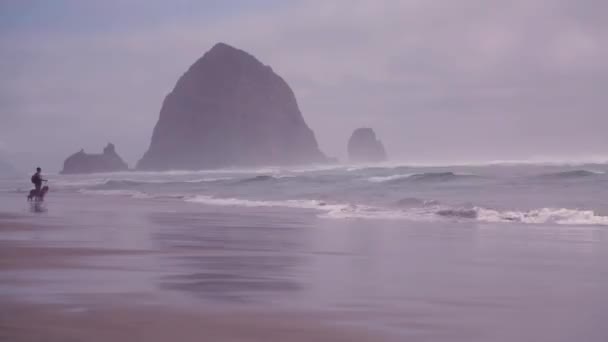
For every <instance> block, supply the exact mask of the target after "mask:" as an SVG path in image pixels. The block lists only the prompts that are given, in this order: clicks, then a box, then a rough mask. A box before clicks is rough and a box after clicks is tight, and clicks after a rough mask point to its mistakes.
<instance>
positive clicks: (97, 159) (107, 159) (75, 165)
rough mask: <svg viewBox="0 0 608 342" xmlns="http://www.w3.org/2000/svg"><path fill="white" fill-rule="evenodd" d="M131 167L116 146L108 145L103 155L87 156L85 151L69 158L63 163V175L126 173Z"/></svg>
mask: <svg viewBox="0 0 608 342" xmlns="http://www.w3.org/2000/svg"><path fill="white" fill-rule="evenodd" d="M128 168H129V167H128V166H127V163H125V162H124V161H123V160H122V158H121V157H120V156H119V155H118V153H116V148H115V147H114V144H111V143H110V144H108V146H106V148H104V149H103V153H102V154H87V153H85V152H84V150H80V152H77V153H74V154H73V155H71V156H69V157H68V158H67V159H66V160H65V162H64V163H63V170H62V171H61V173H62V174H78V173H97V172H116V171H126V170H127V169H128Z"/></svg>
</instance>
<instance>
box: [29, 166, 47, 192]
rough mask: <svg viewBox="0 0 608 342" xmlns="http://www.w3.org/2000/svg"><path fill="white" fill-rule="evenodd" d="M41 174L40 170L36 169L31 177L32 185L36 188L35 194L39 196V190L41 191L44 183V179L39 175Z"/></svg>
mask: <svg viewBox="0 0 608 342" xmlns="http://www.w3.org/2000/svg"><path fill="white" fill-rule="evenodd" d="M41 172H42V169H41V168H39V167H38V168H36V173H34V175H33V176H32V183H34V186H35V187H36V194H40V190H41V189H42V182H46V179H43V178H42V174H40V173H41Z"/></svg>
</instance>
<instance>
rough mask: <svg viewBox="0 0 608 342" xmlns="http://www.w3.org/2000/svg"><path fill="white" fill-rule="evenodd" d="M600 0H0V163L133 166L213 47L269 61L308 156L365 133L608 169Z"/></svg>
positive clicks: (457, 155)
mask: <svg viewBox="0 0 608 342" xmlns="http://www.w3.org/2000/svg"><path fill="white" fill-rule="evenodd" d="M607 12H608V3H605V2H601V1H597V0H588V1H565V0H552V1H551V0H532V1H524V0H516V1H512V2H508V3H504V2H499V1H479V0H465V1H461V2H458V3H445V2H442V1H424V2H423V1H415V0H411V1H396V0H395V1H391V0H386V1H346V0H335V1H326V2H323V3H322V4H319V3H317V2H315V3H312V2H307V1H291V2H281V1H276V0H263V1H256V2H255V5H254V4H252V3H251V2H247V1H242V0H239V1H232V2H230V4H227V3H225V2H221V1H189V0H179V1H172V2H169V1H156V0H153V1H143V0H134V1H129V2H124V1H118V0H110V1H104V2H103V3H102V2H97V1H73V0H72V1H70V0H63V1H54V2H53V3H50V2H46V1H39V0H32V1H12V0H4V1H0V44H2V46H3V47H4V49H0V72H1V73H2V75H3V76H4V77H3V79H2V81H0V123H1V124H0V157H3V158H4V159H6V160H7V161H10V162H12V163H13V164H15V165H16V166H17V167H18V168H19V169H21V170H28V169H29V168H31V167H34V166H36V165H41V166H42V167H43V168H45V169H48V170H58V169H59V168H60V167H61V164H62V163H63V160H64V159H65V158H66V157H67V156H68V155H70V154H72V153H74V152H77V151H78V150H80V149H81V148H84V149H85V150H86V151H87V152H90V153H100V152H101V150H102V149H103V147H104V146H105V145H106V144H107V143H108V142H112V143H114V144H115V145H116V147H117V151H118V153H119V154H120V155H121V156H123V158H124V159H125V160H126V161H127V162H128V163H129V165H130V166H134V165H135V163H136V162H137V160H138V159H139V158H141V156H142V155H143V153H144V152H145V151H146V149H147V147H148V144H149V142H150V137H151V134H152V129H153V127H154V125H155V124H156V121H157V119H158V114H159V111H160V106H161V103H162V101H163V99H164V97H165V95H167V93H169V92H170V91H171V89H172V88H173V86H174V85H175V82H176V81H177V79H178V78H179V76H181V75H182V74H183V73H184V72H185V71H186V70H187V69H188V67H189V66H190V65H191V64H192V63H194V62H195V61H196V60H197V59H198V58H200V57H201V56H202V55H203V54H204V53H205V52H206V51H207V50H209V49H210V48H211V47H212V46H213V45H214V44H215V43H217V42H225V43H228V44H230V45H233V46H235V47H237V48H240V49H243V50H245V51H247V52H249V53H251V54H252V55H254V56H255V57H256V58H258V59H259V60H260V61H261V62H263V63H264V64H267V65H270V66H271V67H272V68H273V70H275V71H276V72H277V73H278V74H279V75H280V76H282V77H283V78H284V79H285V80H286V81H287V82H288V83H289V85H290V86H291V88H292V89H293V90H294V92H295V94H296V97H297V99H298V103H299V106H300V109H301V111H302V113H303V115H304V118H305V120H306V122H307V124H308V125H309V127H311V128H312V129H313V131H314V132H315V135H316V138H317V141H318V142H319V145H320V148H321V150H322V151H323V152H325V153H326V154H327V155H329V156H335V157H338V158H340V159H342V160H344V159H345V154H346V143H347V140H348V138H349V136H350V134H351V133H352V131H353V130H354V129H355V128H358V127H372V128H374V130H375V131H376V133H377V135H378V137H379V138H380V139H381V140H382V141H383V143H384V144H385V146H386V149H387V152H388V154H389V156H390V157H391V159H392V160H393V161H403V162H415V163H425V162H426V163H439V162H445V163H463V162H481V161H496V160H531V159H532V160H549V161H550V160H573V161H584V160H588V161H607V160H608V152H607V150H608V148H607V147H608V137H607V135H606V134H605V127H606V125H607V124H608V115H606V104H607V100H606V99H605V98H604V96H603V94H602V92H603V90H604V89H605V87H606V85H608V65H606V63H605V61H606V60H607V57H608V44H606V42H608V23H606V21H605V19H604V15H603V14H604V13H607Z"/></svg>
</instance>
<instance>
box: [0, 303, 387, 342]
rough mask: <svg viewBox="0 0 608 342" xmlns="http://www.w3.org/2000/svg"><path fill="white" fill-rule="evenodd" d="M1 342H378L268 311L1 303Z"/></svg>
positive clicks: (316, 321)
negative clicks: (205, 310)
mask: <svg viewBox="0 0 608 342" xmlns="http://www.w3.org/2000/svg"><path fill="white" fill-rule="evenodd" d="M0 305H1V306H2V311H1V312H0V341H12V342H34V341H48V342H66V341H92V342H95V341H99V342H106V341H117V342H120V341H150V342H156V341H158V342H161V341H163V342H164V341H184V342H187V341H235V342H236V341H294V342H298V341H302V342H304V341H337V342H339V341H379V340H386V337H381V335H372V334H370V333H368V332H366V331H357V329H354V328H352V327H342V328H340V327H336V326H331V325H329V324H326V323H323V322H322V321H321V319H322V318H324V319H328V317H322V316H316V317H314V318H313V317H308V316H305V315H301V314H300V315H295V314H289V313H287V314H285V313H283V314H274V313H270V314H269V313H264V312H239V311H232V312H214V311H209V312H200V311H199V312H194V311H187V310H176V309H172V308H167V307H156V306H148V307H126V306H121V305H118V304H113V305H112V304H100V303H98V304H95V305H94V306H92V307H91V306H90V305H89V306H88V307H87V308H86V309H85V308H80V307H70V306H60V305H33V304H23V303H18V304H16V303H10V302H0Z"/></svg>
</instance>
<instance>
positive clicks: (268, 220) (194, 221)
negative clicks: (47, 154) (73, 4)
mask: <svg viewBox="0 0 608 342" xmlns="http://www.w3.org/2000/svg"><path fill="white" fill-rule="evenodd" d="M0 204H1V205H2V212H3V213H10V214H11V215H12V216H11V215H6V214H5V215H4V216H0V217H1V218H0V224H1V226H2V227H3V229H2V230H0V240H1V241H2V246H8V245H13V246H14V245H17V246H20V247H28V248H29V247H31V248H32V249H33V250H36V248H39V249H41V248H48V247H52V248H61V249H70V248H71V249H74V250H73V251H72V252H70V253H67V254H63V255H61V253H59V254H60V255H59V256H58V257H57V258H58V261H57V263H56V264H52V265H50V266H49V265H46V266H41V265H37V264H36V262H35V261H32V264H31V265H30V264H27V265H25V264H24V265H21V266H15V267H6V266H4V267H2V268H0V295H2V296H8V297H11V298H12V299H22V300H28V301H30V302H74V303H78V302H79V301H83V300H84V298H89V297H95V296H121V297H120V298H125V297H122V295H127V297H126V298H129V299H128V300H129V301H133V302H138V301H139V302H143V303H148V302H150V303H161V304H163V305H170V306H176V307H180V306H183V307H197V306H201V307H210V306H215V307H251V308H263V309H264V310H293V311H303V312H310V311H315V312H319V311H323V312H328V311H329V312H333V313H336V314H337V315H339V316H341V317H344V320H345V321H346V322H351V323H353V324H357V325H358V326H369V327H373V328H376V329H380V330H384V331H388V332H392V333H398V334H401V335H402V336H405V337H411V338H416V339H417V340H428V341H573V340H580V341H606V340H607V339H608V328H606V326H605V324H604V321H605V319H606V317H608V296H607V295H608V290H607V289H608V263H606V259H607V257H608V231H607V230H606V228H605V227H603V226H588V225H586V226H564V225H557V224H537V225H529V224H520V223H484V222H477V221H459V222H442V221H439V222H436V221H433V222H416V221H403V220H377V219H376V220H374V219H348V220H335V219H329V218H323V217H319V216H318V215H317V212H316V210H313V209H310V210H300V209H290V208H282V207H231V206H208V205H201V204H200V203H183V202H180V203H179V204H177V202H175V201H171V200H166V201H163V200H159V199H154V200H146V199H138V200H135V199H132V198H124V197H108V196H89V195H83V194H77V193H63V194H61V193H60V194H56V195H55V196H53V197H49V199H48V201H47V202H46V203H45V204H44V207H43V209H44V210H42V211H39V210H30V209H31V208H30V207H29V204H27V203H24V201H23V200H22V196H21V194H11V193H8V194H3V195H2V196H1V197H0ZM28 225H29V226H37V227H38V228H36V229H25V228H23V227H27V226H28ZM7 227H9V228H10V227H13V228H11V229H5V228H7ZM19 227H22V228H19ZM47 252H48V251H47ZM49 255H51V254H49ZM21 256H22V257H23V256H24V254H22V255H21ZM30 257H31V256H30ZM32 258H33V257H32ZM46 259H47V261H48V262H50V261H51V259H52V257H48V258H46ZM32 260H34V259H32ZM104 298H105V297H104Z"/></svg>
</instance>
